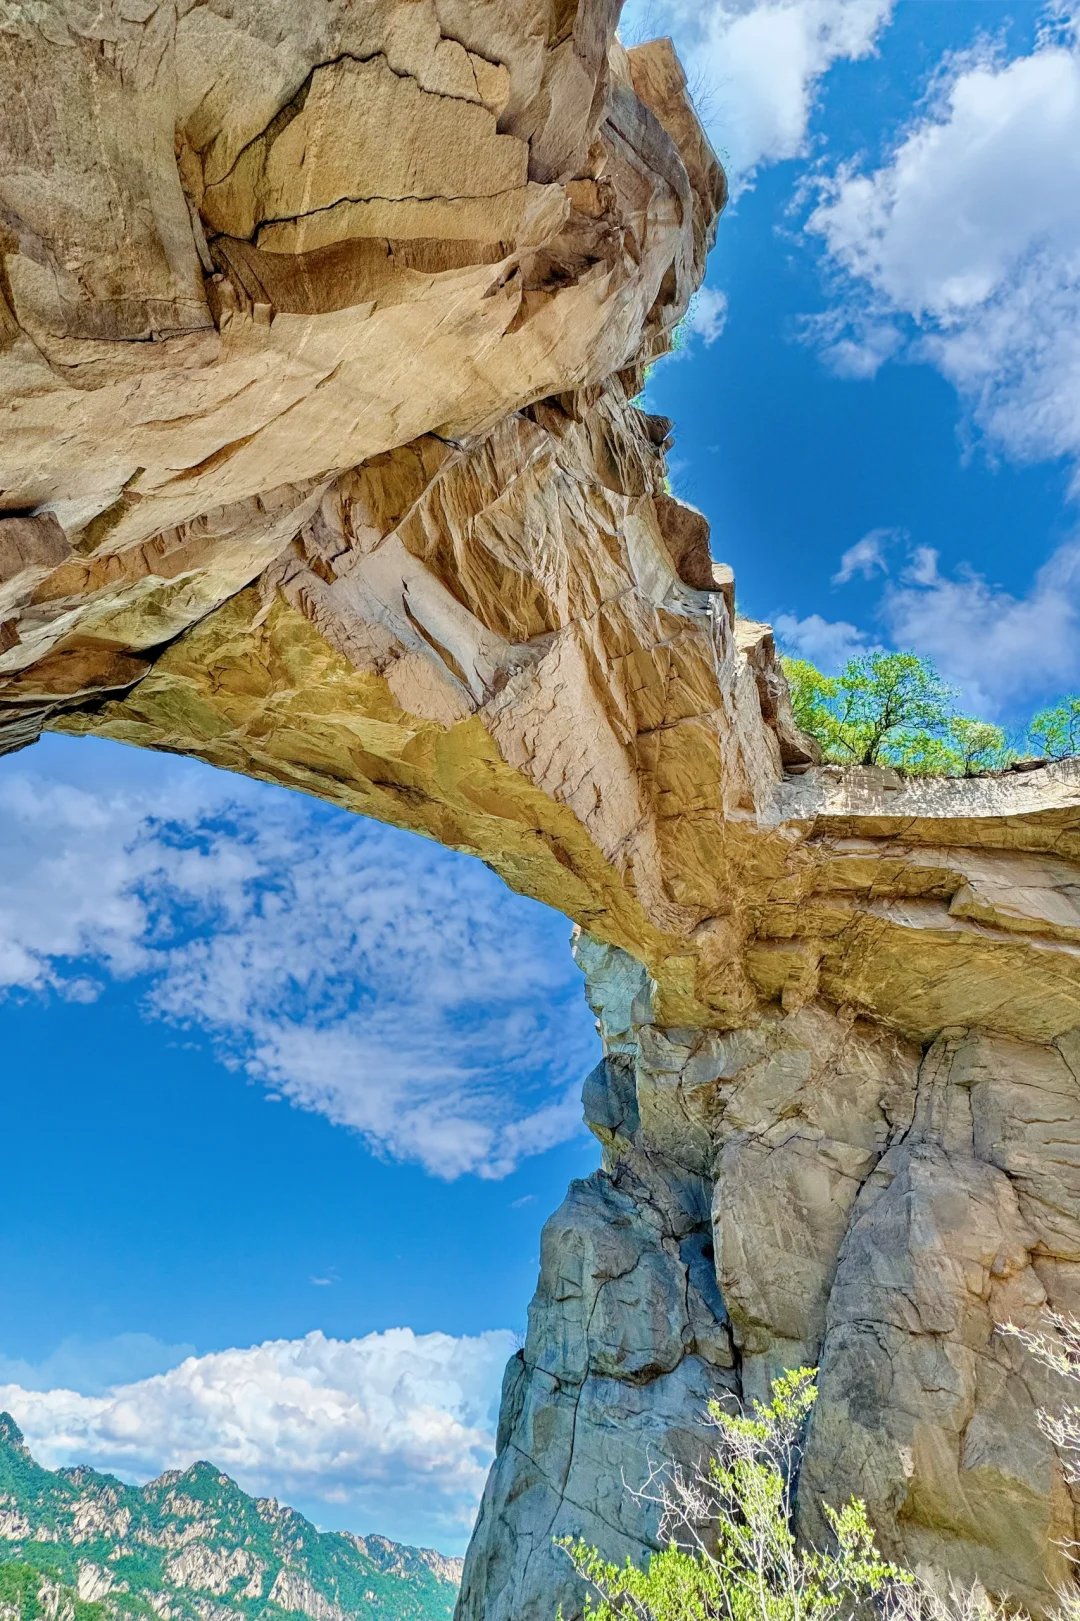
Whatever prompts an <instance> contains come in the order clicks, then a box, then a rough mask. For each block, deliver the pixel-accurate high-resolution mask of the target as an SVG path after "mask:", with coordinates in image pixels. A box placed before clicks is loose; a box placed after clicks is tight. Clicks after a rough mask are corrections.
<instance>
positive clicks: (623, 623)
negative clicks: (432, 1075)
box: [0, 0, 1080, 1621]
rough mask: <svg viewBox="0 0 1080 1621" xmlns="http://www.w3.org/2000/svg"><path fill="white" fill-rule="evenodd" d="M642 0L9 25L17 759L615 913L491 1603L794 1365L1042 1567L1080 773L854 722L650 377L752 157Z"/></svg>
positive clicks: (505, 1603)
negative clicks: (622, 19)
mask: <svg viewBox="0 0 1080 1621" xmlns="http://www.w3.org/2000/svg"><path fill="white" fill-rule="evenodd" d="M618 10H619V6H618V3H617V0H303V3H300V0H212V3H209V4H196V3H194V0H94V3H93V4H91V3H89V0H50V3H44V0H25V3H19V4H14V5H9V6H7V7H6V8H3V9H2V11H0V75H2V76H3V80H4V85H5V88H6V90H7V92H8V93H7V94H6V95H4V97H3V98H2V100H0V264H2V267H3V274H2V276H0V407H2V410H3V416H2V423H3V426H2V429H0V469H2V478H0V485H2V492H0V749H13V748H19V747H22V746H24V745H25V744H27V743H29V742H32V741H33V739H34V738H35V737H36V736H37V735H38V734H39V732H40V731H41V730H42V728H46V727H47V728H51V729H55V730H58V731H64V732H67V733H69V734H76V735H86V734H94V735H99V736H107V737H112V738H116V739H119V740H121V741H124V742H128V743H131V744H135V745H138V746H142V747H149V748H157V749H168V750H173V751H177V752H180V753H184V754H191V755H196V756H198V757H200V758H202V759H204V760H206V761H208V762H210V763H211V764H214V765H218V766H221V767H223V768H226V769H229V770H233V771H238V772H243V773H246V774H248V775H251V776H256V777H260V778H263V779H265V780H267V781H272V782H276V783H279V784H284V785H286V786H290V787H294V788H298V789H300V790H302V791H304V792H307V793H311V794H315V795H318V796H320V797H322V798H325V799H328V800H331V801H333V802H335V803H337V804H340V805H343V806H345V807H347V808H349V809H351V810H354V811H356V812H357V813H360V814H364V815H370V816H375V817H378V818H380V819H382V820H385V821H390V822H394V823H396V824H397V825H399V826H402V827H407V828H411V829H413V830H415V831H418V832H420V833H423V834H425V835H427V836H429V837H431V838H433V839H437V840H439V841H440V842H442V843H443V844H446V845H448V846H451V847H453V848H455V849H458V850H464V851H468V852H471V853H473V854H475V855H477V856H479V857H481V858H482V859H483V860H485V861H487V862H488V863H489V864H490V865H491V866H493V867H494V868H495V869H496V870H497V871H498V872H500V873H501V874H502V876H503V877H504V878H505V879H506V881H507V883H509V884H510V885H511V886H512V887H513V888H515V889H517V890H519V891H521V892H522V893H525V894H528V895H531V896H534V897H536V898H537V899H539V900H542V901H545V902H547V903H548V904H550V905H553V906H556V907H558V908H560V909H561V910H563V911H564V912H565V913H567V915H568V916H570V917H572V918H573V919H574V920H575V922H576V923H577V924H579V925H580V926H581V929H582V931H583V932H582V934H581V937H580V940H579V945H578V950H579V956H580V958H581V961H582V964H583V966H584V967H585V968H586V970H587V975H588V983H589V988H590V989H589V994H590V996H591V997H592V999H593V1002H594V1005H595V1007H596V1009H597V1013H598V1017H599V1018H600V1021H601V1025H602V1028H603V1032H604V1036H605V1043H606V1050H607V1057H606V1059H605V1062H604V1065H602V1066H601V1070H600V1071H598V1072H597V1074H596V1075H595V1076H593V1077H590V1079H589V1081H588V1082H587V1084H586V1108H587V1114H588V1118H589V1120H590V1123H591V1124H592V1126H593V1129H594V1130H595V1131H596V1133H597V1135H598V1137H599V1138H600V1140H601V1142H602V1143H603V1145H604V1156H605V1169H604V1170H603V1171H602V1172H600V1173H597V1175H596V1177H594V1178H591V1179H589V1180H588V1181H587V1182H586V1183H582V1184H575V1187H574V1189H572V1190H571V1195H570V1198H569V1200H568V1202H567V1204H566V1205H565V1206H564V1207H563V1210H562V1211H561V1212H560V1213H559V1214H558V1216H557V1217H555V1218H553V1223H552V1225H551V1226H550V1227H549V1230H548V1233H547V1235H546V1237H545V1247H544V1258H543V1266H542V1272H541V1281H540V1288H539V1291H538V1295H537V1298H536V1301H535V1302H534V1307H533V1312H532V1316H531V1326H530V1335H529V1339H528V1341H527V1343H526V1346H525V1349H524V1351H523V1353H522V1354H521V1356H520V1357H518V1358H515V1359H514V1362H513V1363H512V1364H511V1368H510V1370H508V1379H507V1386H506V1392H505V1403H504V1413H503V1423H502V1425H501V1433H500V1451H499V1457H498V1459H497V1461H496V1465H495V1468H494V1470H493V1473H492V1478H491V1483H490V1485H489V1489H488V1494H487V1496H486V1498H485V1503H484V1507H483V1509H482V1512H481V1519H480V1522H479V1526H478V1530H477V1535H476V1538H475V1541H474V1546H473V1550H472V1552H471V1554H470V1558H469V1561H468V1564H467V1568H466V1574H465V1583H464V1587H463V1593H462V1601H461V1611H460V1613H461V1616H462V1617H463V1618H467V1621H549V1618H550V1616H551V1615H552V1614H553V1613H554V1609H555V1606H556V1604H557V1603H558V1602H559V1600H560V1599H561V1601H562V1602H563V1603H564V1606H565V1613H566V1616H567V1618H568V1621H569V1618H571V1617H573V1616H574V1615H576V1614H579V1613H580V1609H579V1601H580V1594H579V1593H578V1592H577V1591H576V1589H575V1587H574V1585H573V1583H571V1582H570V1581H569V1575H568V1567H567V1566H566V1562H565V1560H564V1559H563V1556H562V1555H561V1554H557V1553H556V1552H554V1551H553V1550H552V1547H551V1536H552V1535H553V1534H556V1533H557V1532H561V1531H570V1532H575V1531H581V1532H584V1533H585V1534H586V1535H587V1536H589V1538H590V1539H591V1540H594V1541H599V1542H601V1543H602V1544H603V1545H604V1546H605V1547H606V1548H607V1550H608V1551H609V1552H612V1553H615V1554H617V1555H618V1556H620V1557H621V1556H622V1555H623V1554H625V1553H630V1554H632V1555H634V1556H639V1555H641V1554H642V1553H643V1552H645V1551H647V1550H648V1548H649V1547H650V1546H651V1544H652V1540H653V1539H654V1536H655V1526H654V1525H653V1524H652V1523H651V1522H650V1521H649V1517H648V1513H647V1511H646V1510H645V1509H644V1508H643V1506H642V1505H641V1504H635V1503H634V1502H633V1501H632V1500H631V1499H625V1494H624V1493H623V1492H622V1487H621V1477H622V1476H623V1475H626V1477H627V1478H628V1479H629V1478H630V1477H631V1476H632V1475H634V1474H635V1473H640V1472H641V1469H640V1467H639V1466H641V1465H642V1462H643V1459H644V1456H645V1452H646V1450H647V1448H648V1447H650V1446H651V1447H652V1448H653V1449H654V1451H655V1450H657V1449H660V1450H664V1451H667V1452H672V1453H676V1454H678V1455H680V1456H682V1455H686V1454H687V1453H688V1452H690V1451H693V1449H694V1448H695V1447H697V1446H700V1444H701V1441H702V1431H701V1424H700V1418H701V1412H702V1409H703V1406H704V1403H705V1402H706V1400H707V1399H708V1398H709V1396H711V1395H715V1394H717V1393H718V1392H725V1391H726V1392H734V1393H736V1394H737V1393H739V1392H741V1391H743V1390H745V1391H747V1392H755V1393H756V1392H757V1391H759V1390H761V1389H763V1388H764V1387H765V1385H766V1384H767V1381H768V1378H769V1377H770V1376H771V1375H772V1374H773V1373H774V1372H775V1371H776V1370H777V1369H778V1368H780V1367H782V1366H784V1365H789V1364H790V1363H791V1362H792V1361H793V1360H820V1361H821V1363H822V1391H823V1395H822V1401H821V1404H820V1407H819V1410H818V1412H817V1414H816V1416H815V1420H814V1427H813V1431H812V1434H811V1439H810V1448H809V1452H808V1456H807V1463H806V1479H807V1481H810V1482H812V1493H813V1495H814V1497H815V1498H816V1497H820V1496H821V1495H823V1494H826V1495H831V1496H834V1497H838V1496H841V1495H846V1494H847V1493H849V1492H851V1491H858V1492H861V1493H862V1494H864V1495H866V1496H867V1498H868V1500H869V1501H870V1503H871V1507H872V1509H873V1512H874V1516H875V1518H876V1520H877V1523H878V1525H879V1529H880V1532H881V1536H882V1539H883V1541H884V1542H885V1543H886V1545H887V1546H888V1547H889V1550H890V1552H893V1553H895V1554H897V1555H898V1556H900V1557H903V1558H907V1559H909V1560H911V1561H913V1562H918V1561H922V1562H926V1563H929V1564H931V1565H935V1564H936V1565H937V1566H939V1567H941V1568H946V1569H949V1568H951V1569H952V1570H954V1571H955V1572H956V1573H957V1574H959V1575H961V1576H963V1577H964V1578H965V1579H967V1578H968V1577H970V1576H972V1575H975V1574H981V1575H983V1576H984V1578H985V1579H986V1580H987V1581H988V1582H990V1583H992V1584H994V1585H995V1586H997V1587H999V1588H1005V1587H1008V1588H1009V1589H1010V1590H1011V1591H1012V1592H1014V1593H1015V1594H1018V1595H1019V1596H1021V1597H1023V1598H1024V1599H1026V1600H1027V1601H1029V1602H1031V1603H1033V1604H1035V1605H1038V1604H1041V1603H1043V1602H1044V1601H1045V1599H1046V1597H1047V1594H1048V1593H1049V1591H1050V1589H1051V1587H1052V1586H1053V1584H1054V1583H1055V1582H1057V1581H1059V1580H1060V1579H1061V1575H1062V1571H1061V1560H1060V1553H1059V1551H1058V1550H1057V1542H1058V1541H1060V1539H1061V1537H1063V1536H1066V1535H1069V1534H1072V1533H1071V1531H1070V1527H1071V1526H1072V1523H1073V1522H1072V1513H1073V1509H1072V1499H1071V1497H1070V1494H1069V1490H1068V1488H1067V1487H1066V1485H1065V1483H1064V1476H1063V1473H1062V1470H1061V1465H1060V1462H1059V1461H1058V1460H1057V1459H1056V1457H1055V1456H1054V1454H1053V1451H1052V1448H1050V1447H1049V1444H1048V1443H1047V1442H1046V1441H1045V1439H1044V1438H1042V1437H1040V1434H1039V1431H1038V1429H1037V1426H1036V1424H1035V1420H1034V1405H1035V1402H1036V1400H1037V1399H1041V1396H1040V1395H1039V1389H1038V1385H1037V1381H1036V1380H1035V1379H1034V1376H1033V1375H1032V1374H1031V1371H1030V1369H1027V1368H1026V1367H1025V1366H1024V1364H1023V1363H1022V1360H1021V1359H1020V1358H1019V1356H1018V1353H1017V1352H1016V1351H1015V1349H1014V1348H1011V1347H1010V1348H1009V1349H1006V1347H1005V1344H1004V1342H1002V1341H1001V1340H1000V1337H997V1336H995V1333H994V1326H995V1322H996V1321H997V1320H999V1319H1000V1317H1001V1315H1002V1314H1008V1315H1013V1316H1016V1317H1018V1318H1020V1319H1023V1320H1031V1319H1032V1318H1033V1317H1034V1316H1037V1315H1038V1313H1039V1312H1040V1311H1041V1310H1042V1309H1043V1307H1044V1306H1045V1304H1046V1303H1047V1302H1049V1303H1050V1304H1052V1305H1054V1306H1055V1307H1058V1308H1059V1309H1075V1308H1077V1307H1080V1183H1078V1182H1077V1178H1076V1173H1075V1169H1074V1166H1075V1163H1077V1162H1078V1156H1080V1101H1078V1099H1080V1046H1078V1042H1080V1037H1078V1035H1077V1031H1078V1030H1080V767H1078V764H1077V762H1065V763H1062V764H1060V765H1057V766H1049V767H1046V768H1044V769H1042V770H1038V771H1034V772H1031V773H1029V774H1011V775H1005V776H1002V777H994V778H984V779H978V780H974V781H961V782H925V783H905V782H903V781H901V780H900V779H899V778H897V777H896V776H895V775H894V774H893V773H890V772H885V771H862V772H860V771H848V772H842V771H839V770H837V769H835V768H833V767H822V766H818V765H815V764H814V758H815V756H814V749H813V745H812V744H810V743H809V742H808V740H807V739H805V738H803V737H801V736H800V735H799V733H798V732H797V730H796V727H795V724H794V721H793V717H792V712H791V706H790V701H789V698H788V694H787V689H786V685H785V682H784V679H783V676H782V673H781V671H780V668H779V663H778V660H777V656H776V650H775V647H774V644H773V640H772V633H771V631H770V630H769V628H768V627H767V626H764V625H758V624H754V623H751V622H749V621H744V620H736V619H735V615H734V586H733V581H732V578H731V573H730V570H726V569H724V568H723V566H722V565H714V564H713V563H712V560H711V557H710V553H709V544H708V528H707V525H706V523H705V520H704V519H703V518H702V517H701V515H700V514H697V513H695V512H693V511H692V510H691V509H689V508H687V507H685V506H683V505H682V504H681V503H679V502H678V501H676V500H674V499H673V498H672V496H671V495H670V493H669V491H668V489H667V485H666V479H665V465H664V453H665V449H666V447H667V445H668V443H669V434H670V430H671V424H670V423H668V422H666V421H664V420H662V419H660V418H656V417H650V416H649V415H647V414H646V413H644V412H643V411H642V409H641V408H640V405H639V404H638V403H637V399H638V396H639V392H640V388H641V384H642V379H643V372H644V368H645V366H646V365H647V364H648V363H649V362H650V361H651V360H652V359H654V358H655V357H656V356H658V355H660V354H662V353H663V352H664V351H665V350H666V349H667V347H668V346H669V343H670V336H671V332H672V330H673V328H674V326H675V325H676V323H677V322H678V320H679V319H680V318H681V317H682V315H683V314H684V313H685V311H686V309H687V305H688V302H689V299H690V297H691V295H692V293H693V291H694V289H695V288H696V287H697V285H698V284H699V282H700V279H701V276H702V274H703V272H704V264H705V257H706V254H707V252H708V249H709V247H710V245H711V242H712V239H713V234H714V231H715V228H716V222H717V218H718V215H719V212H720V209H721V208H722V205H723V201H724V195H725V186H724V179H723V174H722V172H721V170H720V167H719V165H718V164H717V162H716V159H715V157H714V156H713V154H712V152H711V150H710V148H709V146H708V143H707V141H706V140H705V137H704V135H703V134H702V131H701V129H700V126H699V125H698V122H697V119H696V117H695V114H694V110H693V107H692V105H691V102H690V99H689V97H688V95H687V91H686V86H685V80H684V78H683V75H682V71H681V69H680V67H679V64H678V62H677V60H676V59H675V56H674V54H673V52H672V49H671V46H670V44H669V43H668V42H665V41H660V42H656V43H654V44H652V45H648V46H643V47H640V48H638V49H636V50H634V51H630V52H627V51H625V50H624V49H623V48H622V46H621V45H620V44H619V42H618V40H617V38H616V36H615V25H616V21H617V13H618ZM631 1483H633V1482H631ZM810 1491H811V1488H810V1487H808V1488H807V1493H809V1492H810ZM801 1512H803V1514H804V1518H805V1520H806V1523H807V1525H808V1526H809V1527H810V1528H811V1529H813V1530H815V1531H816V1530H818V1529H820V1527H819V1526H818V1525H817V1523H816V1521H815V1520H814V1514H815V1513H816V1510H815V1509H814V1508H813V1501H812V1499H811V1497H810V1496H808V1495H807V1494H805V1493H804V1504H803V1508H802V1510H801ZM560 1561H561V1563H560Z"/></svg>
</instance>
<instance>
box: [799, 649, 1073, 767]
mask: <svg viewBox="0 0 1080 1621" xmlns="http://www.w3.org/2000/svg"><path fill="white" fill-rule="evenodd" d="M783 663H784V671H785V674H786V675H787V678H788V683H789V685H790V687H791V700H792V706H793V708H794V711H795V719H796V722H797V723H798V725H799V726H800V727H801V728H802V730H803V731H804V732H807V733H809V735H810V736H811V737H813V738H814V739H816V741H817V742H818V744H819V745H820V747H821V751H822V755H823V757H824V758H825V759H826V760H829V761H833V762H835V763H837V764H841V765H866V766H871V765H890V766H895V767H896V768H897V769H898V770H901V771H905V772H909V773H911V774H913V775H920V776H930V775H934V776H949V777H971V776H975V775H977V774H978V773H979V772H981V771H1001V770H1004V769H1005V768H1006V767H1008V766H1009V765H1011V764H1012V762H1013V761H1014V760H1016V759H1017V758H1018V757H1019V754H1020V753H1021V752H1022V751H1024V752H1027V753H1030V754H1037V755H1039V756H1045V757H1048V758H1050V759H1065V758H1066V757H1067V756H1069V755H1074V754H1080V696H1070V697H1066V698H1063V699H1061V701H1060V702H1059V703H1058V704H1056V705H1054V706H1053V707H1052V708H1050V709H1045V710H1042V711H1040V713H1039V714H1037V715H1036V716H1035V717H1034V719H1033V720H1032V721H1031V724H1030V726H1029V727H1028V729H1027V733H1026V735H1024V736H1022V737H1021V738H1020V739H1018V740H1017V742H1016V743H1015V744H1014V743H1011V742H1010V741H1009V739H1008V738H1007V737H1006V734H1005V731H1004V730H1003V728H1002V727H1000V726H997V725H995V724H994V723H993V722H992V721H986V720H978V719H974V718H972V717H971V716H968V715H963V714H961V713H959V712H958V711H957V708H956V693H955V692H954V691H953V689H952V688H951V687H949V686H948V684H947V683H946V682H945V681H944V680H943V679H942V678H941V676H940V675H939V674H938V672H937V670H936V669H935V668H934V666H933V664H932V663H931V661H930V660H929V659H925V658H920V657H919V656H918V655H917V654H915V653H866V654H863V655H862V656H861V657H859V658H853V659H850V660H849V661H848V663H847V664H846V665H845V667H844V669H843V670H842V671H841V673H840V674H839V675H836V676H829V675H823V674H822V672H821V671H820V670H818V669H817V668H816V667H815V666H814V665H813V664H811V663H810V662H809V661H808V660H806V659H794V658H785V659H784V661H783Z"/></svg>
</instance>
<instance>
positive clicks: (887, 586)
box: [775, 531, 1080, 719]
mask: <svg viewBox="0 0 1080 1621" xmlns="http://www.w3.org/2000/svg"><path fill="white" fill-rule="evenodd" d="M889 533H891V532H889V531H874V532H873V533H872V534H871V535H869V536H866V537H864V539H863V540H862V541H859V542H858V543H857V544H856V545H855V546H853V547H851V548H850V549H849V550H848V551H847V552H845V553H844V556H843V557H842V559H841V563H840V568H839V570H838V572H837V573H836V574H835V575H834V576H833V579H834V582H836V583H838V584H843V583H846V582H847V581H850V580H851V579H853V578H854V577H855V574H856V573H860V572H861V573H863V574H864V575H865V577H866V578H872V577H874V575H875V574H876V573H877V572H878V571H879V567H883V566H884V565H883V563H882V562H881V559H880V556H879V553H880V551H881V550H882V549H883V547H884V542H881V543H880V544H879V542H878V540H877V539H876V538H875V537H880V536H881V535H882V534H889ZM899 539H900V537H898V536H895V535H893V540H894V541H898V540H899ZM867 542H872V544H870V545H867ZM873 618H874V623H875V624H876V626H877V627H878V634H877V635H874V634H871V633H869V632H867V631H864V630H861V629H859V627H857V626H856V625H853V624H851V623H849V622H848V621H847V620H829V619H826V618H824V617H823V616H822V615H821V614H809V615H807V616H806V617H805V618H799V617H797V616H796V615H794V614H790V613H782V614H778V615H777V616H776V621H775V623H776V631H777V635H778V637H779V639H780V643H781V645H782V647H783V648H784V650H785V651H786V652H788V653H791V654H794V655H795V656H796V657H799V658H806V659H809V660H810V661H811V663H813V664H816V665H817V666H818V668H819V669H822V670H824V671H825V672H826V674H834V673H835V672H836V671H837V670H839V669H840V668H842V666H843V665H844V664H845V663H846V662H847V660H848V659H850V658H853V657H855V656H857V655H859V654H861V653H866V652H870V651H871V650H872V649H873V648H874V647H877V646H881V645H882V643H883V642H887V643H888V645H889V646H891V647H895V648H899V649H901V650H903V651H905V652H907V651H911V652H915V653H920V654H922V655H923V656H925V657H927V658H930V659H932V660H933V661H934V663H935V664H936V665H937V667H938V669H939V670H940V671H941V673H942V675H944V676H945V678H946V679H947V680H948V681H949V682H950V683H951V684H952V685H953V686H954V687H955V688H956V689H957V691H958V694H959V696H960V699H961V701H962V702H963V704H964V705H965V706H966V707H967V708H968V709H970V710H971V711H973V712H975V713H977V714H980V715H983V716H985V717H987V718H989V719H999V718H1002V717H1004V718H1006V719H1010V718H1015V719H1019V718H1021V717H1022V714H1023V711H1024V709H1025V707H1026V708H1027V709H1030V708H1031V707H1032V706H1033V705H1035V704H1037V703H1040V702H1043V701H1044V700H1046V699H1048V698H1051V697H1054V696H1056V695H1057V694H1059V693H1062V692H1065V691H1068V690H1074V691H1075V690H1076V689H1077V687H1080V541H1076V540H1074V541H1070V542H1068V543H1066V544H1065V545H1063V546H1061V547H1059V548H1058V550H1057V551H1056V552H1055V553H1054V554H1053V556H1052V557H1051V558H1050V559H1049V560H1048V561H1047V563H1046V564H1044V566H1043V567H1042V568H1041V569H1039V570H1038V572H1037V573H1036V574H1035V576H1034V578H1033V580H1032V582H1031V585H1030V587H1029V589H1028V590H1027V591H1026V592H1024V593H1023V594H1020V595H1016V594H1014V593H1013V592H1010V591H1007V590H1006V589H1005V588H1004V587H1003V586H1001V585H995V584H994V583H993V582H991V581H990V580H988V579H986V577H985V576H984V575H982V574H980V573H979V572H978V571H977V570H976V569H974V568H973V567H971V565H970V564H963V565H961V566H960V567H959V568H957V569H955V570H953V571H952V572H947V573H943V572H942V570H941V564H940V558H939V555H938V553H937V552H936V551H934V550H933V549H932V548H931V547H928V546H916V547H914V548H911V547H909V548H908V551H907V558H906V562H905V563H903V565H902V566H901V567H900V569H899V572H898V573H897V574H895V576H894V577H892V578H889V579H887V580H884V581H883V582H882V591H881V595H880V597H879V598H878V600H877V603H876V605H875V608H874V614H873Z"/></svg>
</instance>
